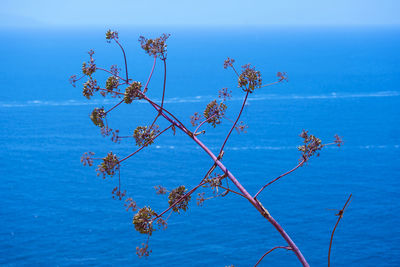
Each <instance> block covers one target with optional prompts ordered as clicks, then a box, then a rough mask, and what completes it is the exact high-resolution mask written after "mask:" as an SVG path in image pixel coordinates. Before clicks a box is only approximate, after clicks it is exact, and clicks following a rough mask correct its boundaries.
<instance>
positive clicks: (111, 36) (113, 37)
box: [106, 30, 118, 43]
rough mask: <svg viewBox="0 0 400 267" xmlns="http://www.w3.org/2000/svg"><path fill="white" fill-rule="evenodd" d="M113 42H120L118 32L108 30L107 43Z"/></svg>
mask: <svg viewBox="0 0 400 267" xmlns="http://www.w3.org/2000/svg"><path fill="white" fill-rule="evenodd" d="M111 40H118V32H117V31H112V30H108V31H107V32H106V41H107V43H110V42H111Z"/></svg>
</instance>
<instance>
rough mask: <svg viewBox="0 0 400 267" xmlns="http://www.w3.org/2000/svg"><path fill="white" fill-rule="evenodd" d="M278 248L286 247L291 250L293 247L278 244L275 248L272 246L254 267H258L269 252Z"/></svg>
mask: <svg viewBox="0 0 400 267" xmlns="http://www.w3.org/2000/svg"><path fill="white" fill-rule="evenodd" d="M277 248H284V249H287V250H291V249H292V248H291V247H288V246H286V247H285V246H276V247H274V248H271V249H270V250H268V251H267V252H266V253H265V254H264V255H263V256H262V257H261V258H260V259H259V260H258V261H257V263H256V264H255V265H254V267H256V266H257V265H258V264H259V263H260V262H261V261H262V259H263V258H264V257H265V256H267V255H268V254H269V253H271V252H272V251H274V250H275V249H277Z"/></svg>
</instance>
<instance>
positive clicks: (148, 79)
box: [143, 56, 157, 91]
mask: <svg viewBox="0 0 400 267" xmlns="http://www.w3.org/2000/svg"><path fill="white" fill-rule="evenodd" d="M156 61H157V57H156V56H155V57H154V62H153V67H152V68H151V72H150V75H149V78H147V82H146V85H145V86H144V89H143V91H146V89H147V86H148V85H149V82H150V80H151V76H153V72H154V68H155V67H156Z"/></svg>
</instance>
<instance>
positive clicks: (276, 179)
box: [254, 159, 305, 198]
mask: <svg viewBox="0 0 400 267" xmlns="http://www.w3.org/2000/svg"><path fill="white" fill-rule="evenodd" d="M304 162H305V159H303V160H302V161H301V162H300V163H299V164H298V165H297V166H296V167H294V168H293V169H291V170H290V171H287V172H285V173H284V174H282V175H280V176H278V177H277V178H275V179H274V180H272V181H271V182H269V183H267V184H266V185H264V186H263V187H262V188H261V189H260V190H259V191H258V192H257V194H255V195H254V198H256V197H257V196H258V195H259V194H260V193H261V192H262V191H263V190H264V189H265V188H266V187H267V186H269V185H270V184H272V183H273V182H276V181H278V180H279V179H280V178H282V177H283V176H286V175H288V174H289V173H291V172H294V171H295V170H296V169H297V168H299V167H301V166H302V165H303V164H304Z"/></svg>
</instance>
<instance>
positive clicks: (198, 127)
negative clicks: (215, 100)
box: [193, 114, 217, 134]
mask: <svg viewBox="0 0 400 267" xmlns="http://www.w3.org/2000/svg"><path fill="white" fill-rule="evenodd" d="M215 116H217V114H214V115H212V116H211V117H209V118H208V119H206V120H204V121H202V122H201V123H200V124H199V126H197V128H196V130H194V132H193V134H196V132H197V130H198V129H200V127H201V126H202V125H203V124H204V123H206V122H207V121H209V120H211V119H212V118H214V117H215Z"/></svg>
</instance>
